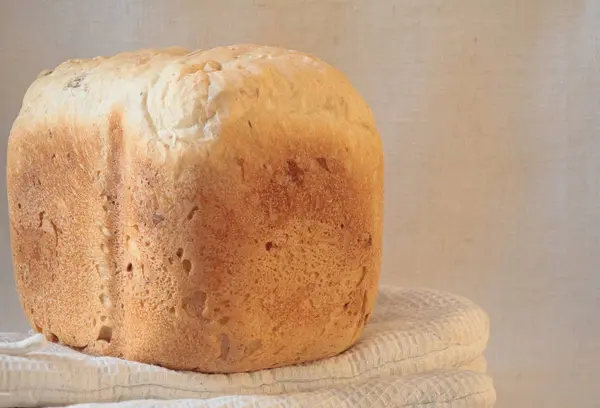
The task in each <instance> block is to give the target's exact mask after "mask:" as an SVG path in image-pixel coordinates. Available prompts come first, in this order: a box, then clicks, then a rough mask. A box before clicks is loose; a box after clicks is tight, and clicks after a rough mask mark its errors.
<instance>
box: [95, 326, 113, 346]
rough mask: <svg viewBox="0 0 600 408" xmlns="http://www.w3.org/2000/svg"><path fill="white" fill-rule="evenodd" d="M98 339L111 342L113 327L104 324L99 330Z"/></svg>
mask: <svg viewBox="0 0 600 408" xmlns="http://www.w3.org/2000/svg"><path fill="white" fill-rule="evenodd" d="M98 340H102V341H105V342H107V343H110V341H111V340H112V328H110V327H108V326H102V327H101V328H100V331H99V332H98Z"/></svg>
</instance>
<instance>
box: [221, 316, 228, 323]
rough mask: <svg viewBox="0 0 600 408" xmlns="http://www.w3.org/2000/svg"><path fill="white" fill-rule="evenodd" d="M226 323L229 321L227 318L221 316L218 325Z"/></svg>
mask: <svg viewBox="0 0 600 408" xmlns="http://www.w3.org/2000/svg"><path fill="white" fill-rule="evenodd" d="M228 321H229V316H223V317H221V318H220V319H219V323H220V324H227V322H228Z"/></svg>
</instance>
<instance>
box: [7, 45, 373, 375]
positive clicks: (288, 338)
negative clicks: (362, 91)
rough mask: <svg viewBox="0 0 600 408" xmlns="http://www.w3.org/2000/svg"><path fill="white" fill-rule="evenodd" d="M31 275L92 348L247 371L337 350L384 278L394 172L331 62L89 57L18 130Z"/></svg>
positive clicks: (30, 106) (16, 205)
mask: <svg viewBox="0 0 600 408" xmlns="http://www.w3.org/2000/svg"><path fill="white" fill-rule="evenodd" d="M8 186H9V208H10V216H11V237H12V242H13V258H14V264H15V274H16V277H17V282H18V286H19V291H20V293H21V300H22V303H23V306H24V308H25V311H26V313H27V315H28V317H29V319H30V320H31V322H32V324H33V325H34V326H35V327H37V328H38V330H41V331H43V332H45V333H46V335H47V336H48V337H49V338H52V339H53V340H57V341H58V340H59V341H62V342H64V343H65V344H68V345H71V346H74V347H80V348H82V349H83V350H84V351H86V352H90V353H98V354H108V355H116V356H121V357H124V358H127V359H132V360H138V361H143V362H149V363H154V364H160V365H163V366H167V367H171V368H177V369H192V370H199V371H208V372H233V371H247V370H255V369H260V368H268V367H273V366H278V365H285V364H291V363H295V362H300V361H308V360H313V359H317V358H323V357H327V356H330V355H334V354H337V353H339V352H341V351H343V350H344V349H346V348H347V347H349V346H350V345H352V344H353V343H354V342H355V341H356V339H357V338H358V336H359V335H360V333H361V332H362V328H363V326H364V323H365V321H366V320H367V318H368V314H369V313H370V311H371V309H372V306H373V303H374V300H375V297H376V293H377V283H378V277H379V264H380V257H381V234H382V230H381V228H382V194H383V191H382V188H383V187H382V186H383V157H382V152H381V144H380V140H379V137H378V135H377V131H376V128H375V125H374V121H373V118H372V115H371V113H370V111H369V109H368V107H367V105H366V104H365V103H364V101H363V100H362V99H361V98H360V96H359V95H358V94H357V93H356V91H355V90H354V89H353V88H352V87H351V85H350V84H349V83H348V81H347V80H346V79H345V78H344V76H343V75H342V74H341V73H339V72H338V71H336V70H335V69H333V68H332V67H330V66H329V65H327V64H325V63H324V62H322V61H320V60H318V59H316V58H314V57H311V56H308V55H305V54H302V53H297V52H292V51H286V50H282V49H278V48H271V47H257V46H237V47H226V48H218V49H214V50H209V51H198V52H194V53H188V52H187V51H185V50H180V49H170V50H165V51H155V50H146V51H139V52H136V53H127V54H121V55H117V56H115V57H111V58H97V59H94V60H84V61H70V62H66V63H64V64H62V65H60V66H59V67H58V68H57V69H55V70H54V71H52V72H51V73H49V74H47V75H44V76H41V77H40V78H38V79H37V80H36V81H35V82H34V84H32V86H31V87H30V89H29V90H28V92H27V94H26V96H25V98H24V102H23V107H22V110H21V113H20V115H19V117H18V118H17V120H16V121H15V124H14V126H13V129H12V131H11V135H10V142H9V157H8Z"/></svg>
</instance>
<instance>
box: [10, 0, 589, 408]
mask: <svg viewBox="0 0 600 408" xmlns="http://www.w3.org/2000/svg"><path fill="white" fill-rule="evenodd" d="M234 43H260V44H270V45H280V46H284V47H288V48H293V49H298V50H302V51H307V52H310V53H313V54H316V55H317V56H319V57H321V58H323V59H325V60H326V61H328V62H330V63H332V64H334V65H335V66H337V67H339V68H340V69H342V70H343V71H344V72H346V74H347V76H348V77H349V79H350V80H351V81H352V82H353V83H354V85H355V86H356V88H358V90H359V91H360V92H361V93H362V95H363V96H364V97H365V99H366V100H367V102H368V103H369V104H370V105H371V107H372V109H373V111H374V113H375V116H376V119H377V123H378V127H379V129H380V132H381V136H382V139H383V144H384V149H385V156H386V157H385V158H386V169H385V172H386V173H385V176H386V181H385V183H386V184H385V190H386V191H385V194H386V197H385V200H386V201H385V232H384V234H385V237H384V242H385V246H384V259H383V273H382V282H383V283H388V284H389V283H391V284H395V285H399V286H405V287H419V286H425V287H431V288H437V289H442V290H446V291H451V292H455V293H459V294H463V295H466V296H468V297H469V298H471V299H472V300H474V301H476V302H478V303H479V304H480V305H482V306H483V307H484V308H485V309H486V310H487V311H488V312H489V314H490V316H491V322H492V338H491V342H490V345H489V349H488V351H487V357H488V359H489V365H490V371H491V374H492V375H493V377H494V379H495V384H496V387H497V391H498V406H499V407H531V406H544V407H565V406H573V407H575V406H576V407H592V406H598V404H600V402H598V401H597V400H596V399H595V398H597V396H595V395H597V393H594V392H591V391H593V390H592V389H591V388H592V387H593V386H595V387H597V381H598V380H597V376H596V375H595V372H596V371H595V370H596V368H597V367H600V317H598V316H599V315H598V311H599V310H600V176H599V175H600V114H599V112H600V2H598V1H594V0H546V1H543V0H529V1H518V0H507V1H497V0H496V1H494V0H397V1H395V0H379V1H369V0H304V1H298V0H252V1H235V0H222V1H219V2H211V1H199V0H195V1H194V0H169V1H167V0H153V1H140V0H121V1H93V0H79V1H75V0H55V1H43V0H39V1H36V0H20V1H18V0H4V1H2V2H0V62H1V63H0V89H1V92H2V98H0V135H2V138H3V139H2V143H1V144H0V145H1V146H2V149H3V150H2V154H0V160H1V161H2V166H3V167H5V157H6V154H5V153H6V150H5V149H6V139H7V137H8V134H9V130H10V127H11V124H12V121H13V120H14V118H15V116H16V114H17V112H18V110H19V107H20V104H21V100H22V97H23V94H24V92H25V90H26V89H27V87H28V85H29V84H30V83H31V82H32V81H33V80H34V78H35V76H36V75H37V74H38V72H40V71H41V70H43V69H46V68H53V67H54V66H56V65H57V64H58V63H60V62H62V61H63V60H66V59H69V58H83V57H94V56H97V55H111V54H114V53H117V52H120V51H126V50H133V49H137V48H143V47H154V48H155V47H167V46H172V45H181V46H185V47H187V48H190V49H197V48H210V47H213V46H217V45H228V44H234ZM1 180H2V181H1V183H2V188H1V189H0V190H1V191H2V196H1V197H0V260H1V262H2V265H1V268H0V331H25V330H27V329H28V325H27V323H26V321H25V319H24V316H23V314H22V312H21V310H20V306H19V302H18V297H17V294H16V291H15V287H14V279H13V275H12V269H11V260H10V245H9V220H8V216H7V209H6V192H5V190H6V188H5V181H4V180H5V178H4V177H3V178H2V179H1ZM594 391H595V389H594Z"/></svg>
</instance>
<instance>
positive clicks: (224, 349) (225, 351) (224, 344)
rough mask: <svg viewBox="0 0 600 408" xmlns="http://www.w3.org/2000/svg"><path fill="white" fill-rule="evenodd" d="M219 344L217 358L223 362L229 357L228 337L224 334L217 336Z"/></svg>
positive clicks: (229, 345) (229, 344) (229, 343)
mask: <svg viewBox="0 0 600 408" xmlns="http://www.w3.org/2000/svg"><path fill="white" fill-rule="evenodd" d="M219 342H220V343H221V354H220V355H219V358H220V359H222V360H225V359H227V356H228V355H229V349H230V347H231V342H230V340H229V336H228V335H226V334H225V333H221V334H220V335H219Z"/></svg>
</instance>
